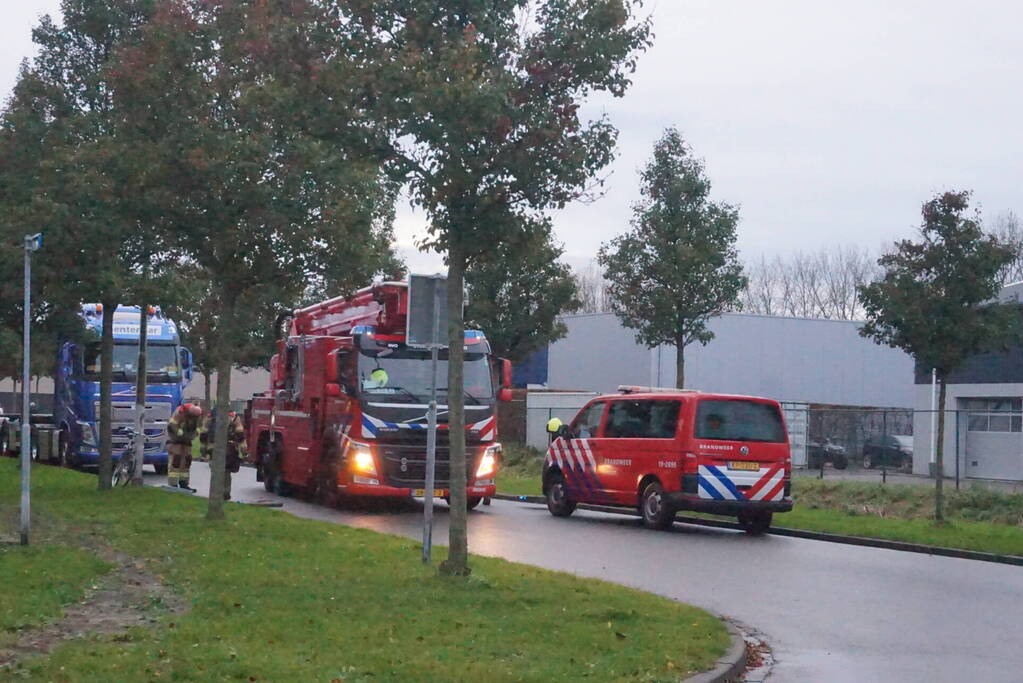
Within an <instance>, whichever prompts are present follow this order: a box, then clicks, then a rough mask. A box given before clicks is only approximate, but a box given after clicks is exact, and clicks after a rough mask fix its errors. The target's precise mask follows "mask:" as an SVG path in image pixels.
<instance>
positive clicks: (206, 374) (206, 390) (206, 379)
mask: <svg viewBox="0 0 1023 683" xmlns="http://www.w3.org/2000/svg"><path fill="white" fill-rule="evenodd" d="M212 377H213V372H212V371H211V370H210V368H209V366H208V365H203V366H202V378H203V400H204V401H205V403H203V404H202V409H203V410H204V411H207V412H209V410H210V409H211V408H212V407H213V402H212V401H210V378H212Z"/></svg>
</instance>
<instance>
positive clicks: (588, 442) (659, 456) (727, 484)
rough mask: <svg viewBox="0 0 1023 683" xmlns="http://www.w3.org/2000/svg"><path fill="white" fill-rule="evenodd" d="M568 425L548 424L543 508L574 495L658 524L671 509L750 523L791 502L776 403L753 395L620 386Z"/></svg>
mask: <svg viewBox="0 0 1023 683" xmlns="http://www.w3.org/2000/svg"><path fill="white" fill-rule="evenodd" d="M619 391H620V393H618V394H613V395H606V396H599V397H597V398H595V399H593V400H591V401H590V402H589V403H588V404H587V405H586V406H584V407H583V408H582V410H580V411H579V413H578V414H577V415H576V417H575V419H573V420H572V422H571V424H569V425H559V424H558V423H557V421H556V420H552V422H553V423H554V424H550V425H549V426H548V429H549V431H551V432H552V435H553V436H554V440H553V441H552V443H551V445H550V447H549V449H548V451H547V456H546V458H545V461H544V468H543V493H544V496H545V497H546V498H547V507H548V509H549V510H550V512H551V514H553V515H555V516H559V517H563V516H568V515H570V514H572V512H573V511H574V510H575V508H576V505H577V504H578V503H591V504H597V505H608V506H617V507H630V508H633V509H637V508H638V510H639V512H640V513H641V514H642V516H643V522H644V523H645V524H646V525H647V526H649V527H651V528H658V529H664V528H668V527H670V526H671V525H672V523H673V522H674V519H675V513H676V512H677V511H680V510H696V511H701V512H709V513H714V514H722V515H735V516H736V517H737V518H738V520H739V523H740V525H741V526H742V527H743V528H744V529H745V530H746V531H747V532H750V533H754V534H759V533H763V532H764V531H766V530H767V529H768V528H769V527H770V525H771V520H772V515H773V513H775V512H787V511H789V510H791V509H792V498H791V495H790V493H791V490H790V476H791V470H792V467H791V455H790V451H789V443H788V436H787V433H786V430H785V422H784V419H783V417H782V411H781V406H780V405H779V404H778V402H777V401H773V400H770V399H765V398H755V397H752V396H734V395H725V394H707V393H701V392H697V391H685V390H678V389H658V388H651V387H625V386H623V387H620V388H619Z"/></svg>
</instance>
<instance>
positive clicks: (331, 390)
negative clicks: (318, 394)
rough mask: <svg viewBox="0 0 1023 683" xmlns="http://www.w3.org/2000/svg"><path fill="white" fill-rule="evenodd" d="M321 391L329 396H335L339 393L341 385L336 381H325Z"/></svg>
mask: <svg viewBox="0 0 1023 683" xmlns="http://www.w3.org/2000/svg"><path fill="white" fill-rule="evenodd" d="M323 393H324V394H326V395H327V396H330V397H331V398H337V397H338V396H340V395H341V385H340V384H338V383H337V382H327V384H326V385H325V386H324V387H323Z"/></svg>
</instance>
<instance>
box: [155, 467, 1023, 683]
mask: <svg viewBox="0 0 1023 683" xmlns="http://www.w3.org/2000/svg"><path fill="white" fill-rule="evenodd" d="M208 474H209V470H208V468H207V467H206V466H205V465H204V464H202V463H197V464H196V465H194V466H193V485H194V486H197V487H198V488H199V489H200V491H199V492H200V494H203V493H205V491H206V490H207V483H206V482H207V480H208ZM150 479H151V480H153V483H157V482H158V478H157V477H156V476H155V475H147V480H150ZM234 493H235V498H236V499H239V500H242V501H256V500H269V499H276V497H275V496H272V495H271V494H268V493H266V492H265V491H264V490H263V487H262V484H259V483H257V482H256V481H255V473H254V471H253V470H251V469H248V468H244V469H243V470H242V472H241V473H239V474H237V475H235V485H234ZM283 502H284V508H283V509H284V510H286V511H288V512H290V513H293V514H296V515H299V516H302V517H308V518H312V519H321V520H327V521H332V522H336V523H339V524H347V525H350V526H355V527H363V528H367V529H373V530H376V531H380V532H384V533H390V534H396V535H403V536H409V537H412V538H416V539H419V538H421V533H422V527H421V520H422V506H421V505H420V504H418V503H411V504H405V505H400V504H399V505H391V506H385V507H384V508H383V509H370V510H365V509H349V510H332V509H327V508H323V507H319V506H316V505H312V504H309V503H304V502H302V501H297V500H294V499H283ZM435 510H436V514H435V517H434V519H435V524H436V526H435V531H434V540H435V542H437V543H444V542H445V541H446V538H447V506H446V505H445V504H444V503H443V502H440V503H438V504H437V505H436V508H435ZM469 547H470V549H471V550H472V552H473V553H476V554H480V555H490V556H495V557H503V558H506V559H509V560H514V561H516V562H525V563H528V564H533V565H537V566H541V567H547V568H550V569H556V570H560V571H566V572H572V573H574V574H578V575H580V576H588V577H596V578H600V579H605V580H607V581H614V582H617V583H621V584H625V585H628V586H633V587H636V588H640V589H643V590H646V591H650V592H653V593H658V594H660V595H664V596H666V597H669V598H672V599H675V600H681V601H683V602H687V603H690V604H693V605H698V606H700V607H705V608H707V609H710V610H713V611H714V612H717V613H719V614H722V615H725V616H728V617H731V618H734V619H736V620H737V621H739V622H740V623H742V624H745V625H749V626H751V627H753V628H755V629H757V630H758V631H760V632H761V633H763V635H764V637H765V638H766V639H767V641H768V642H769V644H770V645H771V647H772V648H773V650H774V656H775V659H776V663H775V667H774V670H773V673H772V675H771V677H770V679H769V680H771V681H779V682H787V681H827V682H829V683H833V682H842V681H855V682H857V683H863V682H866V681H900V682H901V681H976V682H977V683H979V682H981V681H984V682H985V683H989V682H996V681H1006V682H1009V681H1013V682H1017V681H1021V680H1023V647H1021V646H1020V644H1021V643H1023V571H1021V570H1020V568H1019V567H1013V566H1007V565H998V564H991V563H986V562H977V561H971V560H959V559H954V558H945V557H931V556H927V555H920V554H915V553H904V552H898V551H893V550H881V549H876V548H861V547H856V546H847V545H839V544H834V543H827V542H821V541H810V540H804V539H796V538H784V537H775V536H764V537H760V538H754V537H750V536H747V535H745V534H742V533H739V532H734V531H729V530H722V529H709V528H706V527H700V526H692V525H684V524H676V525H675V528H674V529H673V530H672V531H670V532H656V531H649V530H646V529H643V528H642V527H639V526H638V522H637V521H636V520H635V519H633V518H630V517H626V516H621V515H609V514H602V513H596V512H582V511H578V512H576V513H575V515H573V516H572V517H570V518H567V519H558V518H554V517H552V516H550V515H549V514H548V513H547V510H546V508H543V507H540V506H536V505H523V504H518V503H510V502H503V501H494V503H493V505H491V506H489V507H485V506H480V507H479V508H477V510H476V511H474V512H473V513H472V514H471V515H470V524H469ZM409 559H410V561H414V559H415V558H412V557H410V558H409ZM664 637H665V638H670V637H671V634H670V633H666V634H664Z"/></svg>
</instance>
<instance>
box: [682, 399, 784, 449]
mask: <svg viewBox="0 0 1023 683" xmlns="http://www.w3.org/2000/svg"><path fill="white" fill-rule="evenodd" d="M696 438H697V439H708V440H711V441H766V442H770V443H784V441H785V427H784V426H783V424H782V421H781V414H780V413H779V412H778V409H777V408H776V407H775V406H772V405H770V404H766V403H757V402H755V401H743V400H731V401H730V400H717V401H716V400H707V401H700V403H699V406H698V407H697V409H696Z"/></svg>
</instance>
